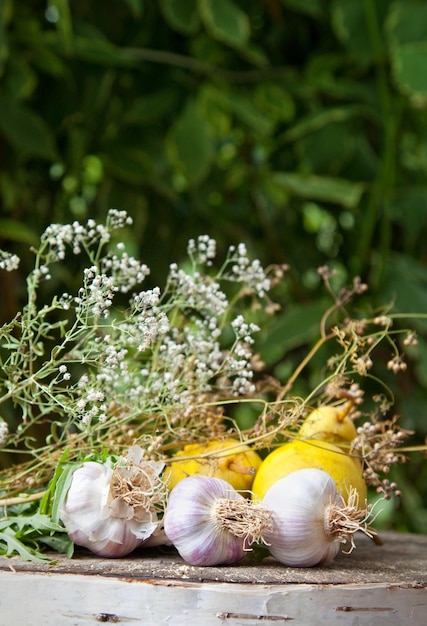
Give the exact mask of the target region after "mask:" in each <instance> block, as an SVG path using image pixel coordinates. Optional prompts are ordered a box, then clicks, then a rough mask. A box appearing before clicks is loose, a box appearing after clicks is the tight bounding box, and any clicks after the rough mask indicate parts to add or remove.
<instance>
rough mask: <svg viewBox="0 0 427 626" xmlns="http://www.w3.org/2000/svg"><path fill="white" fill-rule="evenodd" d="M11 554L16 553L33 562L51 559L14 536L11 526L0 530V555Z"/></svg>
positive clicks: (47, 561) (44, 561)
mask: <svg viewBox="0 0 427 626" xmlns="http://www.w3.org/2000/svg"><path fill="white" fill-rule="evenodd" d="M13 554H18V555H19V556H20V557H21V558H22V559H24V561H32V562H33V563H49V562H51V560H52V559H51V558H50V557H48V556H45V555H44V554H42V553H41V552H39V551H38V550H36V549H34V548H32V547H30V546H27V545H25V544H24V543H23V542H22V541H20V540H19V539H17V538H16V536H15V533H14V532H13V530H12V529H11V528H6V529H5V530H4V531H2V532H0V555H3V556H12V555H13Z"/></svg>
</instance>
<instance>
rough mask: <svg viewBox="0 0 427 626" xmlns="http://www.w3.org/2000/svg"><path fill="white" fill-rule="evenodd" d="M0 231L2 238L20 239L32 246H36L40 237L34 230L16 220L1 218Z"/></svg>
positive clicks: (9, 239)
mask: <svg viewBox="0 0 427 626" xmlns="http://www.w3.org/2000/svg"><path fill="white" fill-rule="evenodd" d="M0 233H1V236H2V239H5V240H7V241H19V242H21V243H28V244H30V245H32V246H36V245H37V243H38V237H37V235H36V233H35V232H34V230H32V229H31V228H29V227H28V226H27V225H26V224H23V223H22V222H17V221H15V220H7V219H0Z"/></svg>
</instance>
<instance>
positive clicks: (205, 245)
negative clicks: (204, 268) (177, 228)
mask: <svg viewBox="0 0 427 626" xmlns="http://www.w3.org/2000/svg"><path fill="white" fill-rule="evenodd" d="M187 252H188V255H189V257H190V259H192V261H193V263H194V264H195V265H204V264H206V265H208V266H211V265H212V260H213V259H214V258H215V257H216V241H215V239H212V238H211V237H209V236H208V235H199V237H198V238H197V241H196V240H195V239H190V241H189V242H188V247H187Z"/></svg>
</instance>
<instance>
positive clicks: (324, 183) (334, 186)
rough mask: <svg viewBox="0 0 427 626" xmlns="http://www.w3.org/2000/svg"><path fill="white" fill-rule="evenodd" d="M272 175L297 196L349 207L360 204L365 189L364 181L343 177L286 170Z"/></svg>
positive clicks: (352, 207) (277, 181)
mask: <svg viewBox="0 0 427 626" xmlns="http://www.w3.org/2000/svg"><path fill="white" fill-rule="evenodd" d="M272 177H273V179H274V180H275V182H276V183H278V184H280V185H283V187H284V188H285V189H287V190H288V191H290V192H292V193H293V194H295V195H297V196H301V197H303V198H308V199H310V200H319V201H323V202H332V203H334V204H340V205H341V206H344V207H346V208H348V209H354V208H355V207H357V206H358V204H359V202H360V198H361V196H362V194H363V192H364V190H365V186H364V185H363V184H362V183H353V182H350V181H348V180H344V179H341V178H328V177H326V176H314V175H312V176H307V175H305V174H299V173H285V172H276V173H275V174H273V175H272Z"/></svg>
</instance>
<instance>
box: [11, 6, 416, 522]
mask: <svg viewBox="0 0 427 626" xmlns="http://www.w3.org/2000/svg"><path fill="white" fill-rule="evenodd" d="M426 67H427V4H426V3H425V1H424V0H400V1H395V0H121V1H111V2H109V3H108V5H106V4H105V2H102V1H101V0H92V1H88V0H73V1H72V2H71V1H69V0H48V1H46V0H44V1H42V0H26V1H25V2H22V1H21V2H19V1H18V0H2V1H1V2H0V203H1V213H0V245H1V246H2V247H4V248H6V249H9V250H12V251H14V252H16V253H17V254H19V255H20V256H21V258H22V265H21V269H20V275H18V276H17V277H15V278H13V277H11V276H7V277H2V288H3V291H4V293H3V295H2V302H3V306H2V317H3V316H4V318H5V320H7V319H8V318H9V317H10V314H11V313H12V314H13V313H14V312H15V311H16V310H17V308H18V305H19V301H20V299H21V298H22V297H23V294H22V293H21V291H20V289H22V287H20V286H19V285H20V284H21V282H22V280H23V278H24V277H25V275H26V272H27V271H28V270H29V268H30V266H31V265H30V264H31V261H32V258H31V254H30V252H29V248H30V245H31V244H32V243H34V242H35V241H37V236H38V235H39V234H40V233H41V231H42V230H43V229H44V228H45V227H46V226H47V225H48V224H50V223H51V222H67V221H70V220H74V219H83V220H84V219H86V218H87V217H88V216H90V217H94V218H101V217H103V216H104V215H105V213H106V211H107V209H108V208H109V207H111V206H115V207H118V208H121V209H126V210H127V211H128V212H129V214H130V215H132V217H133V219H134V228H133V229H132V230H131V231H129V232H128V233H127V234H126V237H127V238H128V243H129V246H130V249H131V252H133V253H137V254H138V255H139V256H140V257H141V258H142V259H143V260H144V261H145V262H146V263H147V264H148V265H149V266H150V267H151V269H152V280H153V282H154V283H155V284H162V280H163V278H164V275H165V272H166V268H167V266H168V264H169V263H170V262H171V261H173V260H176V259H177V257H179V256H183V255H184V252H185V248H186V242H187V240H188V239H189V238H190V237H194V236H197V235H198V234H202V233H207V234H209V235H210V236H212V237H214V238H216V239H217V241H218V243H219V246H220V248H224V249H225V248H226V246H228V245H230V244H235V243H238V242H240V241H244V242H245V243H246V244H247V245H248V247H249V248H250V249H251V251H252V252H253V253H254V254H255V255H256V256H259V257H260V258H261V259H262V262H263V263H264V264H267V263H270V262H271V263H284V262H286V263H289V264H290V266H291V272H290V277H291V278H290V280H289V282H288V284H287V288H286V289H284V292H283V293H282V294H281V296H282V299H283V304H284V306H283V310H282V312H281V314H279V315H278V316H277V318H276V320H275V321H274V322H273V323H272V326H271V327H270V328H269V330H268V335H266V336H265V337H264V346H265V355H263V356H265V360H266V362H267V365H268V367H269V368H270V369H271V371H274V373H276V374H280V375H281V376H286V375H288V374H289V372H290V371H291V369H292V365H293V363H296V362H298V359H299V358H300V357H301V355H302V354H304V353H305V352H306V351H307V348H309V347H310V345H311V341H312V340H313V339H314V337H315V336H316V331H317V328H318V324H319V319H320V316H321V313H322V312H323V311H324V309H325V306H327V304H326V305H325V302H324V293H323V291H322V289H321V285H320V283H319V277H318V275H317V272H316V268H317V267H318V266H319V265H323V264H325V263H328V264H330V265H332V266H334V267H336V268H337V269H338V270H339V273H340V276H341V280H342V281H343V282H345V281H348V280H351V279H352V277H353V276H354V275H356V274H357V275H361V276H362V278H363V279H364V280H366V281H367V282H368V283H369V286H370V291H369V294H368V296H367V298H366V301H365V306H366V307H370V308H372V309H375V307H377V306H379V305H382V304H385V303H388V302H391V301H393V302H394V304H395V308H396V309H397V310H398V311H402V312H412V313H425V312H427V296H426V293H427V291H426V286H427V268H426V264H425V261H426V251H427V248H426V246H425V241H426V234H427V229H426V225H427V73H426V70H425V68H426ZM70 280H71V277H70ZM13 281H16V282H13ZM5 320H3V321H5ZM414 325H415V327H416V328H417V330H418V331H419V332H420V347H419V348H418V350H417V351H416V352H414V356H413V362H412V363H411V366H410V368H409V370H408V373H407V374H406V375H405V376H403V378H401V379H400V382H399V381H398V380H397V379H396V381H394V380H393V379H391V380H390V384H391V386H392V387H393V388H394V390H395V392H396V398H397V410H398V412H400V413H401V414H402V425H404V426H406V427H408V428H413V429H416V431H417V437H416V439H415V440H413V441H412V443H416V442H418V443H422V442H423V440H424V438H425V436H426V434H427V420H426V418H425V412H426V407H427V377H426V373H425V372H426V371H427V370H426V363H427V337H426V333H425V329H426V326H425V324H422V323H421V322H417V321H414ZM322 367H323V363H322V362H320V361H314V362H313V363H312V365H311V368H309V370H308V371H307V380H306V384H307V386H309V385H310V377H312V378H314V379H315V378H316V375H317V374H318V372H319V370H320V369H321V368H322ZM385 375H386V376H387V373H386V374H385ZM301 391H302V392H303V391H304V389H302V390H301ZM426 478H427V476H426V463H425V459H423V458H422V457H421V455H420V456H419V457H417V456H416V455H413V457H411V462H409V463H408V464H406V465H405V466H403V468H399V481H400V482H401V483H404V484H402V487H403V490H404V492H406V493H407V494H408V496H407V497H406V498H405V499H404V500H403V503H402V504H401V505H400V506H399V509H398V510H397V511H392V512H391V511H389V512H388V513H387V511H386V512H385V514H384V515H385V517H384V520H385V521H384V524H387V523H390V524H392V523H393V524H395V525H396V526H398V527H400V528H403V529H407V530H408V529H409V530H413V531H416V532H426V530H427V487H426V485H427V480H426ZM388 508H390V507H388ZM388 520H390V521H388Z"/></svg>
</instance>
